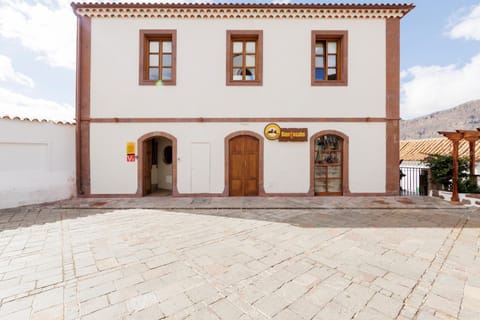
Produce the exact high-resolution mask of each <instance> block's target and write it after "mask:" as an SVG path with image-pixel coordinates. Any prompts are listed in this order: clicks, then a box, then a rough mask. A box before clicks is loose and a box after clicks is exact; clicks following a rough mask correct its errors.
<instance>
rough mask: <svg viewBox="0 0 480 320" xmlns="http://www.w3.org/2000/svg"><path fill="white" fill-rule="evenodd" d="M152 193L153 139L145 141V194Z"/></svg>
mask: <svg viewBox="0 0 480 320" xmlns="http://www.w3.org/2000/svg"><path fill="white" fill-rule="evenodd" d="M149 193H152V139H150V140H147V141H144V142H143V195H147V194H149Z"/></svg>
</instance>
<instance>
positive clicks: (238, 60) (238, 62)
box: [233, 54, 243, 67]
mask: <svg viewBox="0 0 480 320" xmlns="http://www.w3.org/2000/svg"><path fill="white" fill-rule="evenodd" d="M242 65H243V59H242V55H241V54H234V55H233V66H234V67H241V66H242Z"/></svg>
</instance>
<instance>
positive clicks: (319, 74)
mask: <svg viewBox="0 0 480 320" xmlns="http://www.w3.org/2000/svg"><path fill="white" fill-rule="evenodd" d="M315 80H325V74H324V70H323V68H315Z"/></svg>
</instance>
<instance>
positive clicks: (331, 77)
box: [328, 68, 337, 80]
mask: <svg viewBox="0 0 480 320" xmlns="http://www.w3.org/2000/svg"><path fill="white" fill-rule="evenodd" d="M328 80H337V68H333V69H328Z"/></svg>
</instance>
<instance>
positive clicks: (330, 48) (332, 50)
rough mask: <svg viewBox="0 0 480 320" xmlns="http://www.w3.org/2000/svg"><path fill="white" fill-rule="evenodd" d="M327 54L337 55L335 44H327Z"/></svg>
mask: <svg viewBox="0 0 480 320" xmlns="http://www.w3.org/2000/svg"><path fill="white" fill-rule="evenodd" d="M328 53H337V42H336V41H335V42H329V43H328Z"/></svg>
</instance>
